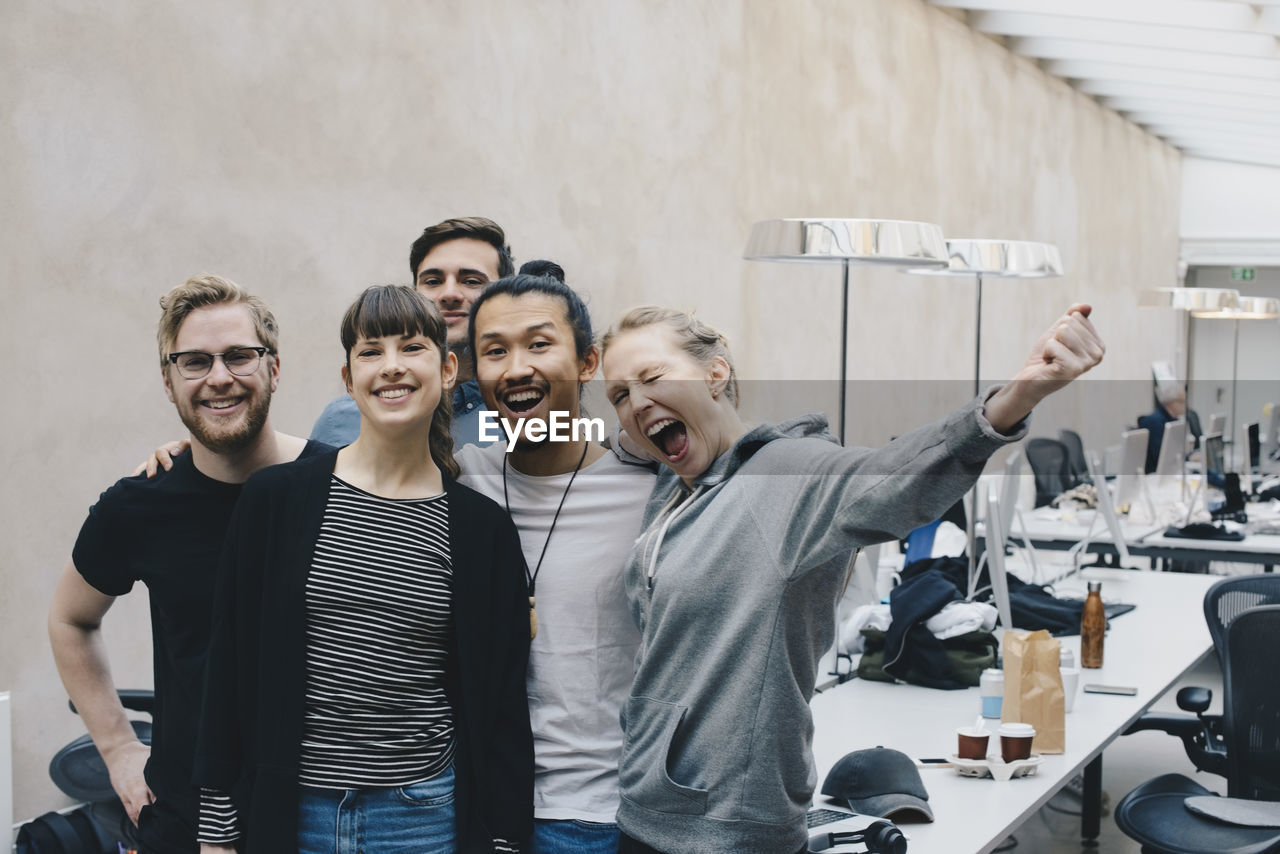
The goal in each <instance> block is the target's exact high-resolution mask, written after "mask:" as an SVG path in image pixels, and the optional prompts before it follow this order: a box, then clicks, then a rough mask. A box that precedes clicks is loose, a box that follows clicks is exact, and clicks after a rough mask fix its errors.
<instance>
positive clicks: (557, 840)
mask: <svg viewBox="0 0 1280 854" xmlns="http://www.w3.org/2000/svg"><path fill="white" fill-rule="evenodd" d="M617 851H618V826H617V825H616V824H602V823H600V822H595V821H581V820H579V819H576V818H575V819H566V820H564V821H553V820H550V819H545V818H539V819H535V820H534V822H533V845H532V846H531V848H530V852H531V854H617Z"/></svg>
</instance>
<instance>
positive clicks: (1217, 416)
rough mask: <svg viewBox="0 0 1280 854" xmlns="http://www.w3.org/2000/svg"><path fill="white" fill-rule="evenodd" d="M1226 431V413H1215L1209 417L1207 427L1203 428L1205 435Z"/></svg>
mask: <svg viewBox="0 0 1280 854" xmlns="http://www.w3.org/2000/svg"><path fill="white" fill-rule="evenodd" d="M1226 429H1227V413H1225V412H1215V413H1213V414H1212V415H1210V416H1209V425H1208V426H1207V427H1206V428H1205V431H1204V432H1205V433H1206V434H1208V433H1222V432H1224V431H1226Z"/></svg>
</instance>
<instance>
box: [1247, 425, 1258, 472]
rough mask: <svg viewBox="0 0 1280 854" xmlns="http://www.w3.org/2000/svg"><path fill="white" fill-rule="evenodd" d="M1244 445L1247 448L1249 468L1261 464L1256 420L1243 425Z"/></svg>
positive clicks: (1254, 467) (1251, 468)
mask: <svg viewBox="0 0 1280 854" xmlns="http://www.w3.org/2000/svg"><path fill="white" fill-rule="evenodd" d="M1244 446H1245V447H1246V448H1248V449H1249V469H1250V471H1252V470H1253V469H1256V468H1257V467H1258V466H1259V465H1261V464H1262V459H1261V457H1262V444H1261V442H1260V441H1259V437H1258V422H1257V421H1254V422H1252V423H1250V424H1246V425H1244Z"/></svg>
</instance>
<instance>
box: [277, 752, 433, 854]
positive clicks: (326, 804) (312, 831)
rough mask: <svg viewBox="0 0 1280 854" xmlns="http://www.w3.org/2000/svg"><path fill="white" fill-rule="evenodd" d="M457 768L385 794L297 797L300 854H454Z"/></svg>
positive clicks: (310, 791)
mask: <svg viewBox="0 0 1280 854" xmlns="http://www.w3.org/2000/svg"><path fill="white" fill-rule="evenodd" d="M456 850H457V838H456V832H455V830H454V814H453V766H452V765H450V766H449V767H448V768H446V769H445V770H443V771H441V772H440V773H439V774H437V775H436V776H434V777H432V778H431V779H430V780H424V781H422V782H421V783H412V784H410V785H408V786H401V787H399V788H387V789H346V790H343V789H316V788H312V787H310V786H303V787H301V789H300V790H299V797H298V854H421V853H422V852H424V851H431V852H433V854H436V852H439V854H452V852H454V851H456Z"/></svg>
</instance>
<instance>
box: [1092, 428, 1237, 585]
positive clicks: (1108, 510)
mask: <svg viewBox="0 0 1280 854" xmlns="http://www.w3.org/2000/svg"><path fill="white" fill-rule="evenodd" d="M1218 438H1219V440H1221V438H1222V437H1221V436H1219V437H1218ZM1086 462H1087V464H1088V466H1089V474H1090V475H1092V476H1093V482H1094V483H1095V484H1097V485H1098V490H1099V492H1100V496H1099V500H1098V510H1099V512H1100V513H1102V519H1103V521H1104V522H1105V523H1106V525H1107V532H1108V533H1110V534H1111V544H1112V545H1114V546H1115V548H1116V552H1117V553H1118V554H1119V555H1120V561H1121V563H1120V565H1121V566H1128V565H1129V562H1130V559H1129V546H1128V544H1127V543H1126V542H1125V539H1124V530H1123V529H1122V528H1121V527H1120V519H1119V517H1117V516H1116V507H1115V504H1114V503H1112V502H1110V501H1105V500H1103V498H1104V497H1105V494H1106V490H1107V484H1106V481H1104V480H1103V479H1102V463H1101V462H1100V461H1099V460H1098V455H1097V454H1096V453H1094V452H1093V451H1089V452H1088V454H1087V455H1086ZM1091 530H1092V529H1091Z"/></svg>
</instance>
